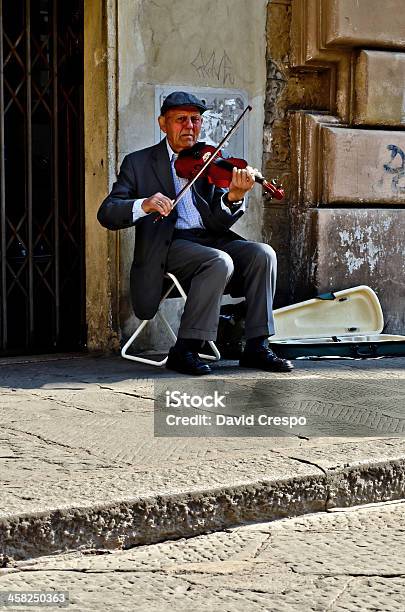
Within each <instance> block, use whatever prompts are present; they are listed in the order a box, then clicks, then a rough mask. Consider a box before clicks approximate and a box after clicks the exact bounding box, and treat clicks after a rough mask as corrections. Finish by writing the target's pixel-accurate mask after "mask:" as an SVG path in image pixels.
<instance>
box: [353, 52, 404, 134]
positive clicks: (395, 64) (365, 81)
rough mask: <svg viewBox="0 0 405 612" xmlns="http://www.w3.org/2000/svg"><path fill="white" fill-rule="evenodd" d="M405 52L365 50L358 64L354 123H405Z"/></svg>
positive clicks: (397, 124)
mask: <svg viewBox="0 0 405 612" xmlns="http://www.w3.org/2000/svg"><path fill="white" fill-rule="evenodd" d="M404 83H405V53H394V52H391V53H390V52H387V51H362V52H361V53H360V55H359V58H358V60H357V65H356V85H355V107H354V117H353V120H354V123H357V124H368V125H387V126H388V125H395V126H401V125H404V124H405V88H404Z"/></svg>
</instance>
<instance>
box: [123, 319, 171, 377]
mask: <svg viewBox="0 0 405 612" xmlns="http://www.w3.org/2000/svg"><path fill="white" fill-rule="evenodd" d="M151 320H152V319H146V320H144V321H141V323H140V325H139V326H138V327H137V328H136V330H135V331H134V333H133V334H132V336H131V337H130V338H129V340H128V341H127V342H126V343H125V344H124V346H123V347H122V349H121V357H123V358H124V359H130V361H137V362H138V363H147V364H148V365H153V366H157V367H162V366H164V365H165V364H166V361H167V356H166V357H165V358H164V359H162V360H161V361H157V360H156V359H148V358H147V357H138V355H128V353H127V350H128V349H129V347H130V346H131V345H132V343H133V342H134V340H135V338H137V337H138V336H139V334H140V333H141V331H142V330H143V329H144V327H146V325H147V324H148V323H149V321H151Z"/></svg>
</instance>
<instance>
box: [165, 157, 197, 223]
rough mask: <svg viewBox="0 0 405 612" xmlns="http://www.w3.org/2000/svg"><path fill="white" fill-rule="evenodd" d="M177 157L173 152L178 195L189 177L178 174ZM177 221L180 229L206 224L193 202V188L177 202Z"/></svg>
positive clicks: (172, 160)
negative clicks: (184, 177) (181, 176)
mask: <svg viewBox="0 0 405 612" xmlns="http://www.w3.org/2000/svg"><path fill="white" fill-rule="evenodd" d="M176 159H177V155H176V154H175V153H173V155H172V159H171V168H172V175H173V181H174V188H175V191H176V195H177V194H178V193H180V191H181V190H182V189H183V187H184V186H185V185H187V183H188V181H187V179H183V178H180V177H179V176H177V173H176V169H175V167H174V162H175V161H176ZM177 213H178V217H177V222H176V227H177V228H178V229H191V228H197V227H204V224H203V222H202V219H201V215H200V213H199V212H198V210H197V208H196V207H195V205H194V202H193V195H192V192H191V189H189V190H188V191H187V192H186V193H185V194H184V196H183V197H182V198H181V200H180V201H179V203H178V204H177Z"/></svg>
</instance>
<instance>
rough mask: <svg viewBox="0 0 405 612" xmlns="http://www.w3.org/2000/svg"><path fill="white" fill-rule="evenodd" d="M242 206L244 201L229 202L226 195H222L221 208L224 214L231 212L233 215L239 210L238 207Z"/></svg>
mask: <svg viewBox="0 0 405 612" xmlns="http://www.w3.org/2000/svg"><path fill="white" fill-rule="evenodd" d="M243 204H244V200H243V199H242V200H238V201H237V202H230V201H229V200H228V194H227V193H224V195H223V196H222V198H221V206H222V209H223V210H225V211H226V212H229V211H230V212H231V213H234V212H236V211H237V210H239V209H240V207H241V206H242V205H243Z"/></svg>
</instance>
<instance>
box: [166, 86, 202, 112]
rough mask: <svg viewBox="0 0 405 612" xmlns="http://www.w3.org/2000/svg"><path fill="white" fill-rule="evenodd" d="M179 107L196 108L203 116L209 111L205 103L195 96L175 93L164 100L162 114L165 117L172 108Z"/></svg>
mask: <svg viewBox="0 0 405 612" xmlns="http://www.w3.org/2000/svg"><path fill="white" fill-rule="evenodd" d="M178 106H196V107H197V108H198V109H199V111H200V113H201V114H203V113H204V112H205V111H206V110H207V107H206V105H205V104H204V102H203V101H202V100H199V99H198V98H197V97H196V96H193V94H190V93H186V92H185V91H173V92H172V93H171V94H169V95H168V96H167V97H166V98H165V99H164V102H163V104H162V108H161V109H160V114H161V115H164V114H165V113H166V112H167V111H168V110H169V109H170V108H177V107H178Z"/></svg>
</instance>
